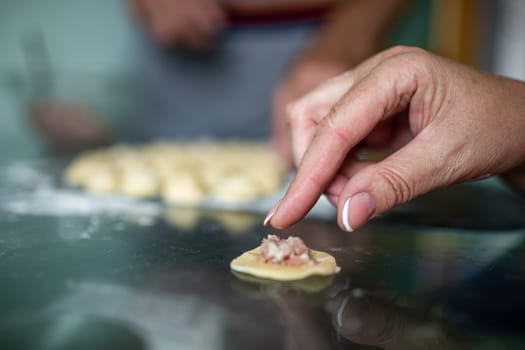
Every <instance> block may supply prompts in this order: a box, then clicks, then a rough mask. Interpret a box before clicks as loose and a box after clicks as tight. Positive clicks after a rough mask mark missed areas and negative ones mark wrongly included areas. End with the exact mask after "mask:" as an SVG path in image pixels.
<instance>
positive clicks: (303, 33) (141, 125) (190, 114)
mask: <svg viewBox="0 0 525 350" xmlns="http://www.w3.org/2000/svg"><path fill="white" fill-rule="evenodd" d="M316 26H317V23H313V22H308V23H301V24H293V25H280V26H258V27H255V26H252V27H236V28H232V29H229V30H227V31H226V32H225V33H224V34H223V35H222V36H221V37H220V38H218V40H217V43H216V45H215V47H214V49H213V50H212V51H211V52H207V53H201V54H196V53H189V52H186V51H184V50H181V49H166V48H162V47H160V46H159V45H156V44H155V43H154V42H153V41H152V40H151V39H150V38H144V40H143V42H142V46H143V47H142V49H141V54H140V57H141V65H142V70H141V72H140V74H141V77H140V79H141V82H140V86H141V91H140V94H141V97H140V101H141V103H140V106H138V108H137V109H136V116H135V120H134V122H133V123H132V129H133V136H134V139H135V140H141V141H146V140H151V139H155V138H182V139H188V138H196V137H213V138H219V139H220V138H238V139H239V138H241V139H263V138H267V137H268V136H269V134H270V130H271V113H272V108H271V103H272V102H271V101H272V94H273V91H274V88H275V86H276V84H277V83H278V82H279V80H280V78H281V77H283V75H284V73H285V72H286V70H287V68H288V67H289V65H290V64H291V63H292V62H293V60H294V58H296V56H297V55H298V53H300V52H301V51H302V49H303V48H304V47H305V46H306V45H307V44H308V42H309V39H310V37H311V34H312V32H313V31H314V30H315V27H316Z"/></svg>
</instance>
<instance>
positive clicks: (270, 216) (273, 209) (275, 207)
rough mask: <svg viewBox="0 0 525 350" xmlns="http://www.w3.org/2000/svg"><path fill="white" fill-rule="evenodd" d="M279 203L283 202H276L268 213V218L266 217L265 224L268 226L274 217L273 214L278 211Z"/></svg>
mask: <svg viewBox="0 0 525 350" xmlns="http://www.w3.org/2000/svg"><path fill="white" fill-rule="evenodd" d="M279 204H281V200H278V201H277V203H275V205H274V206H273V208H272V209H270V211H269V212H268V214H266V218H264V222H263V226H268V223H269V222H270V220H271V219H272V217H273V215H274V214H275V212H276V211H277V208H279Z"/></svg>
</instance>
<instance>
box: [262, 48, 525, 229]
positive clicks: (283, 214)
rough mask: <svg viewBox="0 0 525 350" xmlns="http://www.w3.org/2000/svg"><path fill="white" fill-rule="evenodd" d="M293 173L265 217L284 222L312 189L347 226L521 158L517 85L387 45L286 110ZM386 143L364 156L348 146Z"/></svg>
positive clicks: (523, 103) (524, 153)
mask: <svg viewBox="0 0 525 350" xmlns="http://www.w3.org/2000/svg"><path fill="white" fill-rule="evenodd" d="M287 120H288V123H289V125H290V128H291V133H292V144H293V153H294V160H295V163H296V164H297V165H298V172H297V176H296V178H295V180H294V181H293V182H292V184H291V185H290V187H289V189H288V191H287V193H286V195H285V196H284V198H283V199H282V200H281V201H280V203H279V204H278V205H276V207H275V208H274V209H272V210H271V211H270V213H269V215H268V217H267V220H266V223H268V222H269V223H270V224H271V225H272V226H274V227H276V228H285V227H288V226H290V225H292V224H294V223H296V222H297V221H299V220H300V219H301V218H303V217H304V216H305V215H306V213H307V212H308V211H309V210H310V209H311V208H312V206H313V205H314V204H315V202H316V201H317V199H318V198H319V196H320V195H321V194H322V193H325V194H326V195H327V196H328V198H329V199H330V201H331V202H332V203H334V204H335V205H336V206H337V208H338V222H339V226H340V227H341V228H343V229H345V230H347V231H352V230H353V229H356V228H358V227H360V226H362V225H363V224H364V223H365V222H367V221H368V220H369V219H370V218H371V217H373V216H374V215H378V214H381V213H383V212H385V211H387V210H389V209H391V208H392V207H394V206H397V205H399V204H401V203H404V202H407V201H409V200H411V199H413V198H415V197H417V196H419V195H421V194H423V193H426V192H429V191H431V190H434V189H436V188H439V187H443V186H447V185H450V184H453V183H458V182H463V181H468V180H474V179H478V178H480V177H483V176H488V175H494V174H500V173H503V172H506V171H508V170H511V169H513V168H515V167H517V166H519V165H520V164H523V163H524V162H525V137H524V135H525V84H524V83H522V82H518V81H514V80H511V79H505V78H501V77H497V76H494V75H490V74H486V73H483V72H480V71H477V70H475V69H473V68H470V67H467V66H464V65H461V64H458V63H455V62H452V61H449V60H446V59H444V58H441V57H439V56H436V55H432V54H430V53H428V52H426V51H424V50H421V49H417V48H409V47H395V48H392V49H389V50H387V51H383V52H382V53H380V54H378V55H376V56H374V57H372V58H370V59H369V60H367V61H365V62H364V63H363V64H361V65H359V66H358V67H357V68H355V69H354V70H352V71H349V72H347V73H345V74H343V75H340V76H338V77H336V78H333V79H332V80H329V81H328V82H326V83H325V84H323V85H321V86H320V87H319V88H318V89H316V90H314V91H313V92H311V93H310V94H308V95H306V96H305V97H303V98H301V99H300V100H299V101H297V102H295V103H293V104H292V105H290V106H289V108H288V113H287ZM361 145H364V146H368V147H374V148H389V149H391V150H393V151H394V153H392V154H391V155H390V156H388V157H387V158H386V159H384V160H382V161H379V162H376V163H373V162H369V161H363V160H359V159H357V158H356V157H355V155H354V154H355V151H356V149H357V147H358V146H361Z"/></svg>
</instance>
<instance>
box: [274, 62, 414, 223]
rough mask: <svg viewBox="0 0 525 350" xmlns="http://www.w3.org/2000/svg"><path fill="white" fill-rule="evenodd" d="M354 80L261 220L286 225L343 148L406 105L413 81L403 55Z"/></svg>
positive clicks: (324, 180)
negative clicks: (267, 215) (277, 201)
mask: <svg viewBox="0 0 525 350" xmlns="http://www.w3.org/2000/svg"><path fill="white" fill-rule="evenodd" d="M386 62H388V64H385V63H383V64H380V65H378V66H377V67H376V68H375V69H374V70H373V71H372V72H370V74H368V75H367V76H365V77H364V78H363V79H362V80H361V81H359V82H357V83H356V84H355V85H354V86H353V87H352V88H351V89H350V90H349V91H348V92H347V93H346V94H345V95H344V96H343V97H342V98H341V100H339V102H337V103H336V105H335V106H334V107H333V108H332V110H331V112H330V113H329V115H328V116H327V117H326V118H324V119H322V120H321V121H320V123H319V125H318V127H317V129H316V131H315V135H314V137H313V139H312V142H311V143H310V145H309V146H308V148H307V149H306V152H305V154H304V156H303V159H302V160H301V162H300V164H299V167H298V171H297V175H296V177H295V179H294V180H293V181H292V183H291V185H290V187H289V188H288V191H287V192H286V194H285V196H284V197H283V199H282V200H281V201H280V204H279V206H278V207H277V208H276V209H275V211H274V212H273V213H272V215H271V218H270V219H268V220H266V221H267V222H269V223H270V224H271V225H272V226H274V227H276V228H285V227H288V226H291V225H293V224H295V223H296V222H298V221H299V220H300V219H302V218H303V217H304V216H305V215H306V214H307V213H308V211H309V210H310V209H311V208H312V207H313V206H314V204H315V203H316V201H317V200H318V199H319V197H320V196H321V194H322V193H323V192H324V191H325V189H326V187H327V186H328V185H329V184H330V182H331V180H332V179H333V178H334V176H335V175H336V173H337V171H338V170H339V168H340V167H341V164H342V163H343V161H344V159H345V158H346V156H347V154H348V152H349V151H350V150H351V149H352V148H353V147H355V146H356V145H357V144H358V143H359V142H360V141H361V140H363V139H364V138H365V137H366V136H367V135H368V134H370V133H371V131H372V130H373V129H374V128H375V126H376V125H377V124H378V123H379V122H380V121H382V120H384V119H385V118H388V117H389V116H391V115H393V114H395V113H398V112H399V111H400V110H403V109H404V108H406V107H407V106H408V104H409V102H410V98H411V96H412V95H413V93H414V92H415V90H416V87H417V84H416V81H415V78H414V76H413V74H411V70H410V69H406V68H407V63H408V62H407V60H403V59H391V60H387V61H386Z"/></svg>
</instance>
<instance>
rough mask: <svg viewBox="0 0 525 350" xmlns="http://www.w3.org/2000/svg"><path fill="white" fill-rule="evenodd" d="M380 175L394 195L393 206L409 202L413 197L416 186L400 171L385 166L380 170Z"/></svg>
mask: <svg viewBox="0 0 525 350" xmlns="http://www.w3.org/2000/svg"><path fill="white" fill-rule="evenodd" d="M379 176H380V177H381V178H382V179H383V180H384V183H385V185H386V187H387V191H388V192H390V195H391V196H392V201H393V206H396V205H399V204H402V203H405V202H408V201H409V200H410V199H411V198H412V197H413V193H414V191H413V188H414V187H413V186H412V184H411V183H410V182H409V181H408V180H407V179H406V178H405V177H404V176H403V175H402V174H401V173H400V172H399V171H397V170H395V169H393V168H383V169H381V170H380V171H379Z"/></svg>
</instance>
